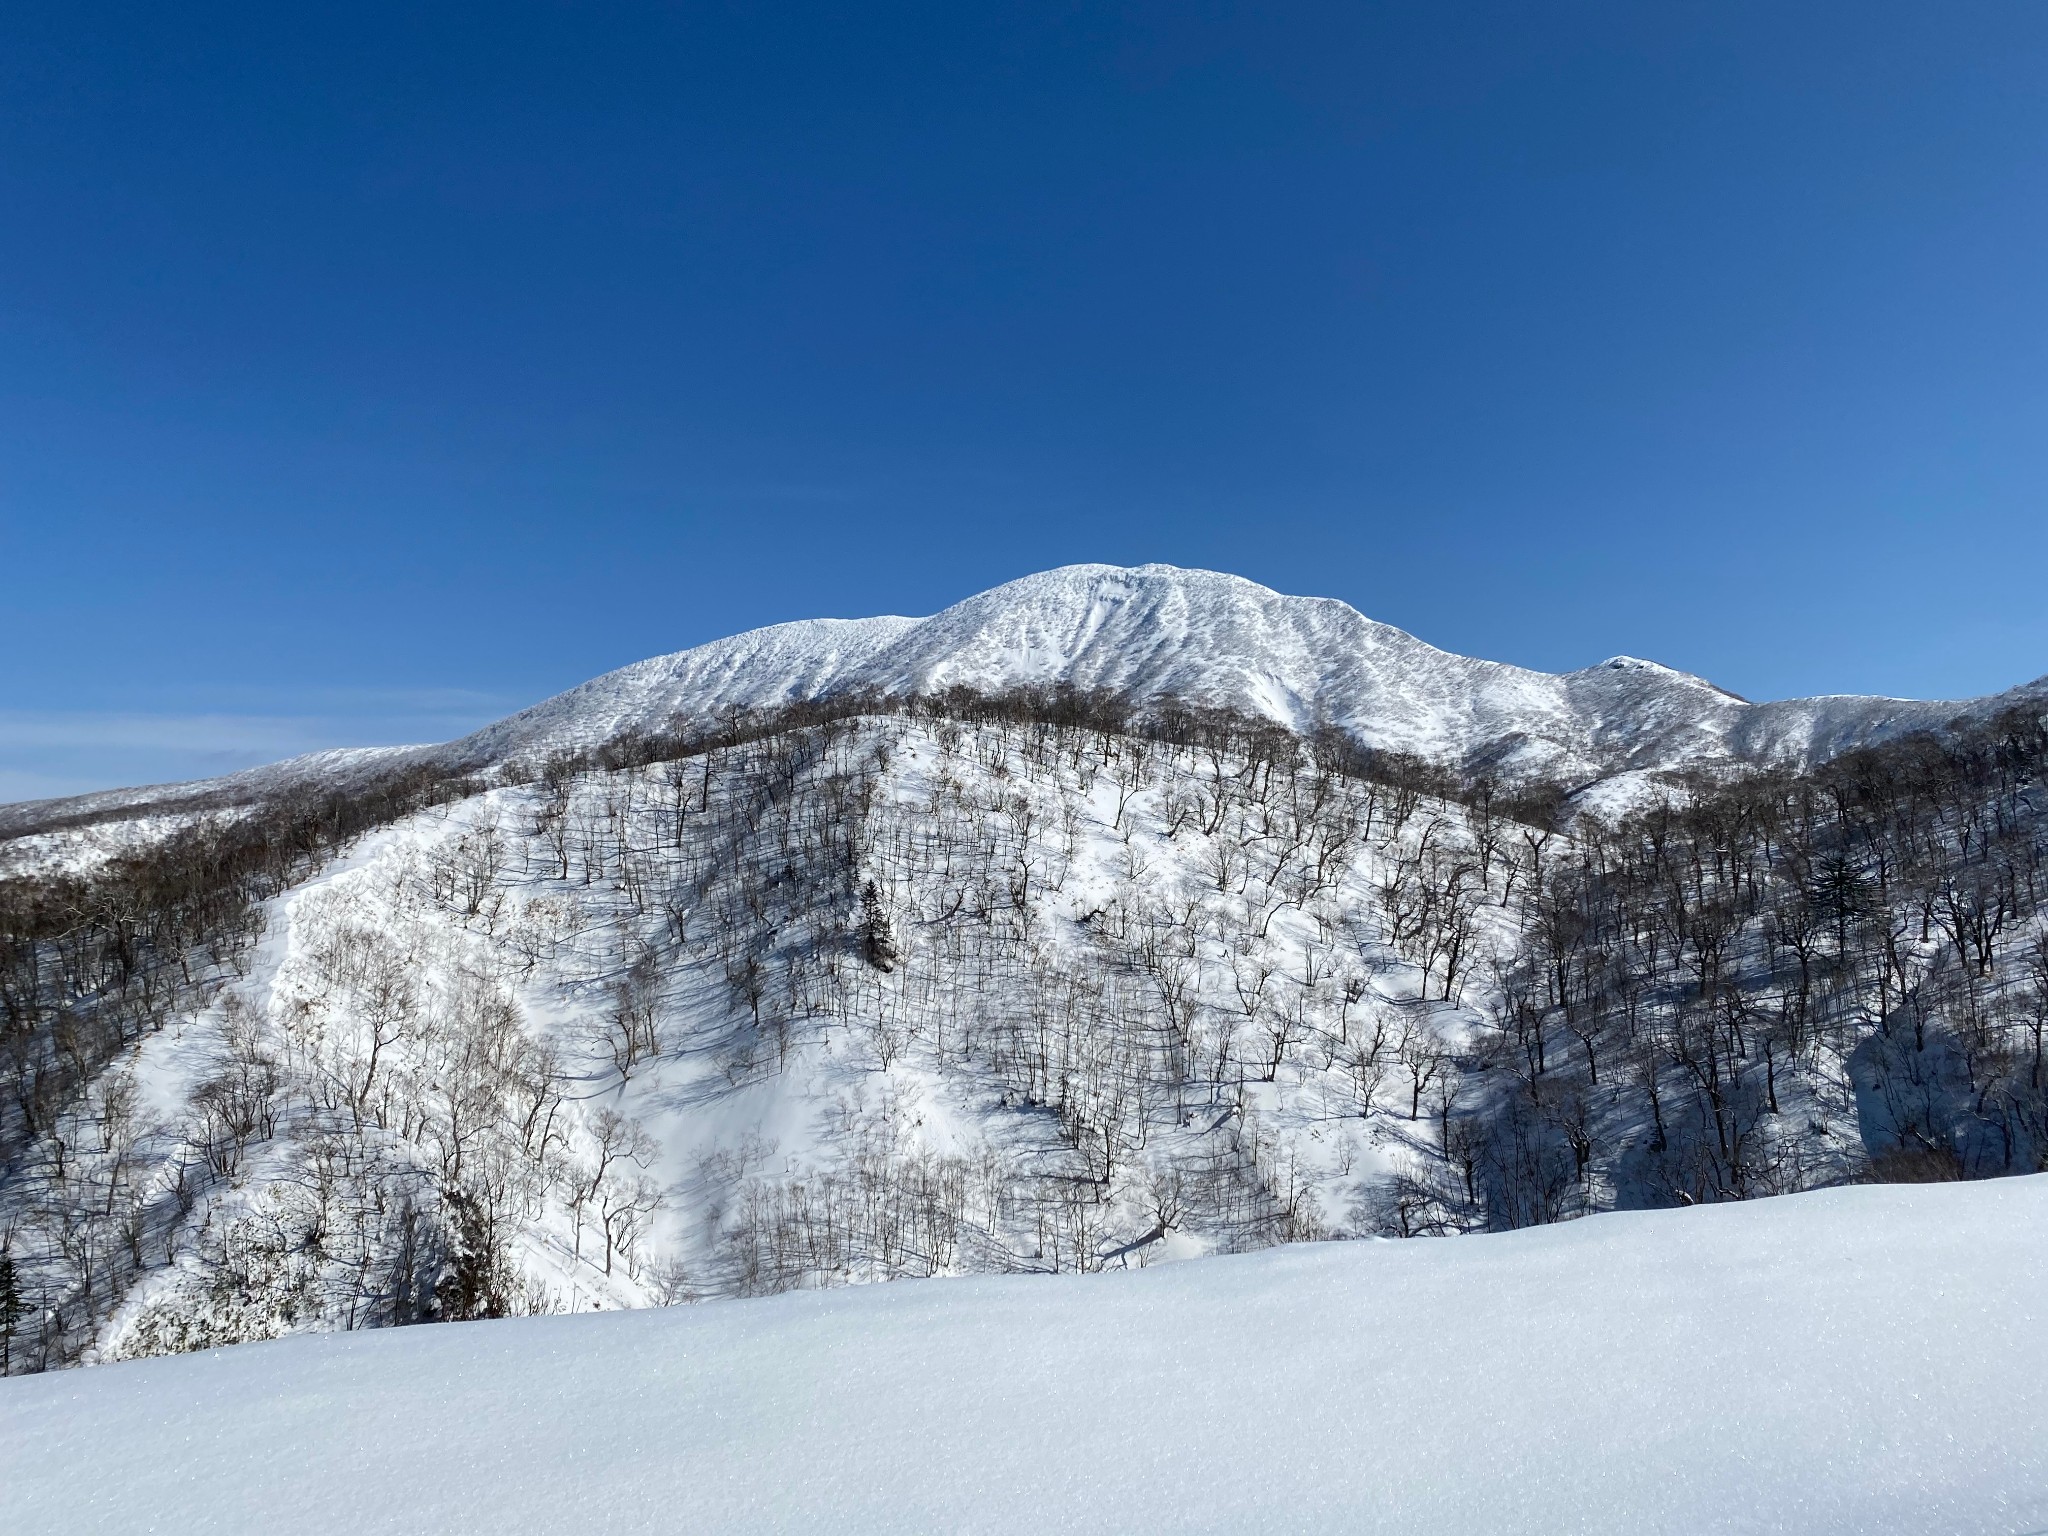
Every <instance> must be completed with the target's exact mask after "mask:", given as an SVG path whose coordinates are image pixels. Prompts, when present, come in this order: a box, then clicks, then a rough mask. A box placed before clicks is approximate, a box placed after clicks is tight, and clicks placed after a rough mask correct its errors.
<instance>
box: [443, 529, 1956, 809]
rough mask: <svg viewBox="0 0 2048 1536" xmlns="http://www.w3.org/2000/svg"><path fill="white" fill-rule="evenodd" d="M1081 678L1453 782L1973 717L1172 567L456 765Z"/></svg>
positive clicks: (579, 708) (597, 691)
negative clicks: (1354, 740)
mask: <svg viewBox="0 0 2048 1536" xmlns="http://www.w3.org/2000/svg"><path fill="white" fill-rule="evenodd" d="M1055 682H1066V683H1072V684H1074V685H1075V686H1077V687H1081V688H1102V689H1113V690H1116V691H1118V692H1121V693H1125V694H1128V695H1130V696H1132V697H1134V698H1138V699H1150V698H1158V697H1173V698H1178V699H1184V700H1187V701H1190V702H1194V703H1201V704H1210V705H1220V706H1226V707H1229V708H1233V709H1238V710H1243V711H1247V712H1249V713H1252V714H1256V715H1262V716H1265V717H1266V718H1268V719H1271V720H1274V721H1276V722H1277V723H1279V724H1281V725H1284V726H1286V727H1288V728H1289V729H1291V730H1297V731H1307V730H1313V729H1315V728H1317V727H1318V726H1323V725H1333V726H1337V727H1340V728H1342V729H1344V730H1346V731H1348V732H1350V733H1351V734H1353V735H1355V736H1356V737H1358V738H1359V739H1360V740H1362V741H1364V742H1366V743H1367V744H1369V745H1372V746H1375V747H1379V748H1383V749H1393V750H1399V751H1405V752H1413V753H1417V754H1419V755H1421V756H1425V757H1429V758H1433V759H1436V760H1439V761H1444V762H1448V763H1452V764H1454V765H1458V766H1461V767H1467V768H1471V767H1481V766H1498V767H1500V768H1503V769H1505V770H1508V771H1511V772H1529V773H1542V774H1546V775H1551V776H1556V777H1562V778H1566V779H1569V780H1573V781H1587V780H1593V779H1599V778H1604V777H1606V776H1608V775H1610V774H1614V773H1619V772H1627V771H1632V770H1655V769H1672V768H1681V767H1685V766H1689V765H1694V764H1710V763H1717V762H1727V761H1730V760H1747V761H1766V760H1769V761H1786V762H1792V763H1805V762H1809V761H1812V760H1814V759H1816V758H1818V757H1822V756H1826V755H1829V754H1831V753H1834V752H1838V751H1841V750H1843V749H1844V748H1846V747H1849V746H1854V745H1859V744H1862V743H1865V742H1869V741H1873V740H1878V739H1882V738H1883V737H1885V736H1889V735H1894V734H1897V733H1899V732H1901V731H1905V730H1912V729H1917V728H1927V727H1935V726H1939V725H1942V724H1945V723H1946V722H1947V721H1948V720H1950V719H1951V718H1952V717H1954V716H1955V715H1956V714H1958V713H1959V712H1964V711H1967V710H1973V709H1974V708H1976V707H1977V706H1969V705H1955V704H1922V703H1914V702H1910V701H1901V700H1890V699H1868V698H1855V697H1842V698H1821V699H1801V700H1791V701H1787V702H1784V703H1778V704H1765V705H1755V704H1751V703H1749V702H1747V701H1746V700H1743V699H1741V698H1738V697H1736V696H1735V695H1734V694H1731V693H1728V692H1727V691H1725V690H1723V689H1721V688H1717V687H1715V686H1714V685H1713V684H1712V683H1709V682H1707V681H1706V680H1705V679H1703V678H1698V677H1694V676H1691V675H1690V674H1688V673H1684V672H1679V671H1676V670H1674V669H1672V668H1670V667H1664V666H1660V665H1658V664H1657V663H1655V662H1648V661H1640V660H1637V659H1635V658H1633V657H1627V656H1618V657H1615V658H1613V659H1612V660H1609V661H1605V662H1602V663H1600V664H1599V665H1598V666H1593V667H1587V668H1584V669H1582V670H1580V671H1577V672H1567V673H1562V674H1554V673H1547V672H1535V671H1530V670H1528V669H1526V668H1522V667H1514V666H1508V665H1505V664H1503V663H1500V662H1492V661H1481V660H1477V659H1474V658H1472V657H1467V656H1458V655H1454V654H1452V653H1451V652H1448V651H1440V650H1438V649H1437V648H1436V647H1434V646H1432V645H1428V644H1425V643H1424V642H1423V641H1421V640H1418V639H1416V638H1415V637H1414V636H1413V635H1410V634H1407V633H1406V632H1404V631H1402V630H1399V629H1395V628H1394V627H1392V626H1391V625H1387V624H1380V623H1376V622H1374V621H1373V620H1371V619H1368V618H1366V617H1365V616H1364V615H1363V614H1361V613H1359V612H1358V611H1357V610H1355V609H1353V608H1351V607H1350V606H1349V605H1347V604H1345V603H1341V602H1338V601H1336V600H1334V599H1330V598H1305V597H1288V596H1284V595H1282V594H1280V593H1278V592H1274V591H1271V590H1270V589H1268V588H1266V587H1262V586H1260V585H1258V584H1257V583H1256V582H1251V581H1247V580H1245V579H1243V578H1242V577H1238V576H1228V575H1223V574H1220V573H1217V572H1214V571H1194V570H1182V569H1179V568H1177V567H1174V566H1169V565H1143V566H1138V567H1135V568H1131V569H1125V568H1122V567H1118V566H1107V565H1075V566H1067V567H1064V568H1062V569H1059V570H1054V571H1046V572H1043V573H1041V574H1039V575H1036V576H1027V577H1025V578H1023V579H1022V580H1019V581H1012V582H1008V583H1005V584H1004V585H1002V586H999V587H995V588H993V589H991V590H990V591H987V592H983V593H981V594H979V595H978V596H975V597H971V598H968V599H967V600H966V601H965V602H962V603H957V604H955V605H954V606H953V607H951V608H948V609H946V610H945V611H944V612H943V613H939V614H936V615H934V616H933V617H931V618H928V619H906V618H876V619H862V620H833V619H820V620H812V621H809V622H805V623H797V624H781V625H776V626H773V627H772V628H768V629H762V630H755V631H752V632H750V633H748V634H743V635H736V636H734V637H732V638H730V639H726V640H719V641H715V642H713V643H712V644H710V645H704V646H699V647H697V648H696V649H694V650H689V651H683V652H680V653H678V654H676V655H673V656H663V657H657V658H655V659H654V660H651V661H645V662H640V663H638V664H636V665H634V666H631V667H626V668H623V669H621V670H620V671H617V672H613V673H609V674H607V675H606V676H604V677H600V678H598V679H596V680H595V681H593V682H589V683H586V684H584V685H583V686H582V687H580V688H576V689H572V690H570V691H569V692H568V693H565V694H561V695H559V696H558V697H556V698H553V699H549V700H547V701H546V702H544V703H542V704H539V705H536V706H535V707H534V708H532V709H529V710H526V711H524V712H522V713H521V714H517V715H514V716H512V717H510V718H509V719H507V720H504V721H501V722H499V723H498V724H497V725H494V726H491V727H489V728H488V729H486V730H484V731H481V732H478V733H477V734H476V735H474V736H471V737H468V738H465V739H464V740H463V741H461V742H458V743H454V744H453V745H452V747H451V749H450V750H451V751H453V752H455V753H457V754H459V755H460V756H461V757H462V758H463V759H464V760H467V761H475V762H479V763H488V762H496V761H502V760H504V759H506V758H511V757H527V758H530V757H534V756H539V755H544V754H545V753H547V752H551V751H559V750H562V749H564V748H573V747H587V746H592V745H596V744H598V743H600V742H603V741H606V740H609V739H611V738H613V737H615V736H617V735H618V734H620V733H621V732H623V731H627V730H632V729H640V730H654V729H660V728H663V727H666V726H668V725H669V724H670V723H671V722H672V721H673V720H674V719H675V718H676V717H677V716H682V717H684V718H686V719H700V720H701V719H704V718H708V717H711V716H715V715H716V714H717V713H719V712H720V711H721V710H724V709H729V708H732V707H735V706H741V707H749V706H750V707H768V706H774V705H777V704H783V703H787V702H789V701H791V700H795V699H804V698H817V697H822V696H825V695H828V694H831V693H835V692H843V691H848V690H853V689H873V690H876V691H879V692H882V693H888V694H908V693H923V692H931V691H936V690H940V689H944V688H947V687H950V686H952V685H955V684H963V685H966V686H968V687H972V688H977V689H983V690H991V691H994V690H1000V689H1003V688H1007V687H1011V686H1015V685H1018V684H1030V683H1055Z"/></svg>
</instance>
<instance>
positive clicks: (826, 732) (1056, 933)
mask: <svg viewBox="0 0 2048 1536" xmlns="http://www.w3.org/2000/svg"><path fill="white" fill-rule="evenodd" d="M2044 764H2048V731H2044V725H2043V716H2042V713H2041V711H2040V710H2039V709H2038V708H2034V709H2015V710H2010V711H2007V712H2006V713H2004V714H2001V715H1998V716H1996V717H1994V718H1991V719H1989V720H1985V721H1980V722H1977V723H1974V724H1965V725H1962V726H1960V727H1959V728H1958V729H1956V730H1954V731H1950V732H1947V733H1942V734H1918V735H1912V736H1908V737H1904V738H1901V739H1898V740H1895V741H1891V742H1888V743H1885V744H1883V745H1880V746H1876V747H1869V748H1862V749H1857V750H1853V751H1851V752H1849V753H1847V754H1846V755H1843V756H1840V757H1837V758H1835V759H1833V760H1831V761H1828V762H1826V763H1824V764H1822V765H1821V766H1819V767H1818V768H1815V769H1813V770H1811V771H1809V772H1794V771H1792V770H1790V769H1776V770H1740V771H1738V770H1735V769H1732V768H1731V769H1727V770H1724V771H1723V772H1721V773H1720V774H1718V775H1716V776H1705V775H1696V776H1694V777H1693V778H1691V779H1690V780H1688V781H1686V782H1684V783H1682V784H1673V785H1672V786H1671V787H1670V788H1669V789H1668V792H1666V793H1664V794H1661V795H1657V796H1651V797H1648V798H1647V800H1646V801H1645V802H1644V808H1642V809H1639V810H1637V811H1635V812H1634V813H1632V814H1630V815H1628V816H1627V817H1625V818H1622V819H1620V820H1618V821H1614V822H1609V821H1606V820H1603V819H1601V818H1600V817H1598V816H1597V815H1595V814H1592V813H1591V812H1590V811H1587V810H1586V809H1585V808H1584V802H1583V801H1582V800H1574V799H1573V797H1572V795H1571V791H1572V790H1574V789H1576V788H1578V787H1579V786H1575V785H1564V784H1553V783H1548V782H1544V781H1541V780H1535V779H1529V778H1521V779H1513V778H1505V777H1501V776H1499V773H1498V772H1497V771H1496V772H1494V773H1489V772H1487V771H1485V770H1484V769H1483V767H1482V768H1481V769H1480V770H1479V771H1477V772H1462V773H1456V774H1454V773H1452V772H1451V771H1449V770H1447V769H1445V768H1442V767H1438V766H1433V765H1431V764H1429V763H1426V762H1424V761H1422V760H1420V759H1417V758H1412V757H1407V756H1404V755H1402V754H1399V753H1393V752H1375V751H1372V750H1370V749H1368V748H1366V747H1364V746H1362V745H1361V744H1360V743H1359V742H1358V740H1357V738H1356V737H1355V736H1353V735H1351V734H1348V733H1340V732H1337V731H1335V730H1324V731H1321V732H1318V733H1314V734H1309V735H1303V734H1297V733H1295V732H1291V731H1288V730H1285V729H1283V728H1281V727H1280V726H1278V725H1276V724H1274V723H1273V722H1271V721H1269V720H1263V719H1257V718H1253V717H1250V716H1245V715H1239V714H1235V713H1231V712H1229V711H1225V710H1220V709H1214V708H1198V707H1194V706H1189V705H1176V704H1172V703H1170V702H1160V701H1154V702H1153V703H1151V704H1148V705H1145V706H1143V707H1139V706H1136V705H1133V704H1131V703H1129V702H1127V701H1125V700H1124V699H1122V698H1120V697H1117V696H1112V695H1107V694H1098V693H1089V692H1086V691H1079V690H1075V689H1073V688H1069V687H1055V688H1039V689H1033V688H1022V689H1013V690H1009V691H1006V692H1003V693H1000V694H984V693H976V692H973V691H970V690H968V689H965V688H954V689H951V690H948V691H945V692H941V693H939V694H936V695H925V696H920V697H915V698H885V697H880V696H871V695H863V696H856V695H841V696H838V697H835V698H832V699H828V700H824V701H818V702H805V701H800V702H798V703H795V704H792V705H790V706H788V707H786V708H782V709H779V710H773V711H754V712H747V711H742V710H738V709H733V710H729V711H727V712H726V713H724V714H723V715H722V716H720V717H718V718H717V719H715V720H712V721H697V722H694V723H693V722H691V721H689V720H679V721H677V722H676V723H675V725H674V727H673V729H672V731H671V732H670V733H669V734H664V735H645V734H629V735H626V736H623V737H620V738H617V739H615V740H612V741H609V742H607V743H606V744H604V745H602V746H599V747H597V748H594V749H589V750H585V751H582V752H580V753H578V754H575V755H560V756H556V757H554V758H552V759H549V760H547V761H546V762H544V763H540V764H534V765H529V766H525V767H521V766H518V765H513V766H512V767H511V768H510V769H500V770H497V771H494V772H492V773H490V774H488V775H487V776H484V777H479V778H470V777H465V776H463V774H461V773H458V772H457V771H456V770H455V768H453V767H450V766H439V767H437V766H435V765H433V764H431V763H414V764H412V765H411V766H407V767H404V768H401V769H399V770H395V771H393V772H391V773H390V774H388V775H387V776H385V777H383V778H381V779H375V780H369V781H362V780H358V781H354V782H351V783H350V784H349V785H347V786H346V787H330V788H328V789H326V790H319V789H313V788H308V787H306V786H305V785H303V784H301V785H299V786H297V787H296V788H293V789H291V790H290V791H289V792H283V793H279V794H275V795H272V796H270V797H268V798H266V799H263V800H261V801H259V802H257V803H255V804H252V805H239V806H232V807H226V808H222V809H219V810H214V811H206V810H196V811H192V810H188V811H183V812H167V813H163V814H159V815H157V816H156V817H155V818H154V819H151V820H146V821H136V820H127V821H114V822H105V821H102V822H93V821H91V820H90V819H85V820H83V821H82V822H77V823H74V824H69V825H49V826H44V827H41V828H39V829H33V830H31V831H30V832H29V833H27V834H25V835H24V836H23V837H21V838H18V839H17V840H16V845H15V847H14V849H13V850H12V857H11V860H10V862H9V863H8V864H7V866H6V867H7V868H9V869H11V870H13V871H14V872H13V873H12V874H11V875H9V876H8V877H7V878H5V880H4V881H0V1002H4V1008H5V1016H4V1031H5V1034H4V1041H0V1050H4V1071H5V1076H6V1084H5V1087H6V1102H5V1105H4V1109H0V1159H4V1162H0V1167H4V1173H0V1238H4V1245H5V1255H6V1257H5V1259H4V1261H0V1350H4V1363H5V1367H6V1369H7V1370H8V1371H11V1372H21V1371H35V1370H41V1369H46V1368H49V1367H52V1366H57V1365H63V1364H69V1363H73V1362H76V1361H80V1360H88V1359H96V1358H118V1357H123V1356H130V1355H137V1354H151V1353H164V1352H171V1351H177V1350H183V1349H191V1348H199V1347H205V1346H209V1345H212V1344H216V1343H221V1342H230V1341H234V1340H240V1339H249V1338H261V1337H270V1336H275V1335H277V1334H282V1333H288V1332H293V1331H300V1330H307V1329H330V1328H359V1327H367V1326H378V1325H385V1324H397V1323H409V1322H416V1321H427V1320H434V1319H443V1318H464V1317H477V1316H496V1315H503V1314H507V1313H519V1312H534V1311H552V1310H585V1309H588V1308H590V1307H593V1306H602V1307H613V1306H638V1305H650V1304H663V1303H674V1302H679V1301H686V1300H694V1299H699V1298H703V1297H709V1296H718V1295H745V1294H758V1293H763V1292H770V1291H778V1290H787V1289H791V1288H798V1287H811V1286H821V1285H832V1284H838V1283H842V1282H845V1281H850V1280H852V1281H858V1280H871V1279H886V1278H892V1277H896V1276H904V1275H929V1274H940V1273H964V1272H976V1271H1014V1270H1034V1271H1036V1270H1043V1271H1068V1270H1092V1269H1099V1268H1102V1267H1105V1266H1137V1265H1143V1264H1149V1263H1152V1262H1156V1261H1158V1260H1160V1259H1163V1258H1173V1257H1182V1256H1188V1255H1193V1254H1198V1253H1205V1252H1216V1251H1230V1250H1239V1249H1248V1248H1255V1247H1261V1246H1266V1245H1270V1244H1275V1243H1286V1242H1293V1241H1300V1240H1304V1239H1313V1238H1323V1237H1341V1236H1353V1235H1365V1234H1381V1235H1394V1236H1415V1235H1421V1234H1435V1233H1445V1232H1453V1231H1478V1230H1491V1229H1501V1228H1510V1227H1522V1226H1530V1225H1535V1224H1539V1223H1545V1222H1554V1221H1558V1220H1561V1219H1565V1218H1569V1217H1573V1216H1578V1215H1582V1214H1585V1213H1588V1212H1593V1211H1598V1210H1606V1209H1615V1208H1631V1207H1646V1206H1668V1205H1676V1204H1686V1203H1700V1202H1713V1201H1724V1200H1736V1199H1746V1198H1752V1197H1755V1196H1760V1195H1769V1194H1778V1193H1784V1192H1788V1191H1793V1190H1799V1189H1806V1188H1812V1187H1816V1186H1820V1185H1826V1184H1833V1183H1840V1182H1845V1181H1852V1180H1858V1179H1867V1178H1882V1179H1953V1178H1976V1177H1986V1176H1993V1175H1998V1174H2004V1173H2011V1172H2022V1171H2034V1170H2036V1169H2039V1168H2041V1167H2042V1166H2043V1160H2044V1156H2048V1083H2044V1079H2043V1062H2042V1048H2043V1034H2044V1031H2048V936H2044V927H2043V920H2042V914H2041V897H2042V894H2043V890H2042V887H2043V870H2042V855H2043V850H2044V828H2043V825H2042V816H2041V802H2042V797H2043V795H2044V794H2048V788H2044V785H2043V772H2044ZM0 846H4V845H0Z"/></svg>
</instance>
